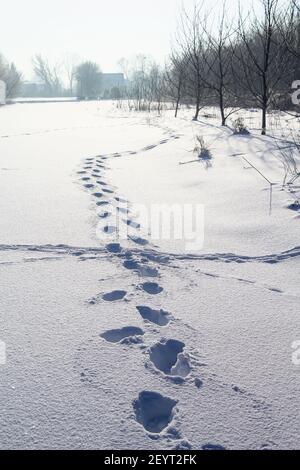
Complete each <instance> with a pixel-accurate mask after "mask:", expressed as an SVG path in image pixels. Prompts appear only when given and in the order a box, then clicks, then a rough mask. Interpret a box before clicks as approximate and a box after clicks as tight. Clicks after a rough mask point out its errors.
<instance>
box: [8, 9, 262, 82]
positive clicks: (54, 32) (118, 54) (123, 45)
mask: <svg viewBox="0 0 300 470" xmlns="http://www.w3.org/2000/svg"><path fill="white" fill-rule="evenodd" d="M204 1H205V2H206V6H205V8H206V9H207V10H210V9H211V8H212V6H211V5H212V2H211V1H208V0H204ZM253 2H254V4H255V3H258V2H259V0H243V1H242V5H243V8H244V9H246V8H247V7H250V6H251V5H252V3H253ZM182 3H184V4H185V6H186V8H187V9H189V8H190V7H192V6H193V4H194V0H42V1H41V0H9V1H5V0H0V15H1V27H0V53H2V54H3V55H4V56H5V57H6V58H7V59H8V60H9V61H13V62H15V64H16V65H17V67H18V68H19V69H20V70H21V71H22V72H23V75H24V77H25V78H26V79H32V78H33V72H32V57H33V56H34V55H35V54H37V53H40V54H42V55H43V56H45V57H47V58H48V59H49V61H50V63H52V64H54V63H57V62H62V61H63V60H64V57H66V56H67V57H69V58H70V57H73V56H74V57H76V58H77V60H78V59H79V58H80V59H82V60H92V61H95V62H97V63H99V65H100V67H101V69H102V71H103V72H117V71H120V70H119V68H118V65H117V64H118V61H119V59H120V58H122V57H131V56H133V55H135V54H139V53H143V54H146V55H150V56H152V57H153V58H154V59H156V60H157V61H158V62H160V63H164V60H165V58H166V56H167V55H168V53H169V51H170V44H171V39H172V35H173V34H174V33H175V31H176V26H177V21H178V17H179V14H180V11H181V6H182ZM222 3H223V0H215V1H214V2H213V5H214V8H215V11H216V14H217V12H218V10H219V11H220V10H221V7H222ZM238 3H239V2H238V0H227V9H228V14H229V15H234V12H236V11H237V8H238Z"/></svg>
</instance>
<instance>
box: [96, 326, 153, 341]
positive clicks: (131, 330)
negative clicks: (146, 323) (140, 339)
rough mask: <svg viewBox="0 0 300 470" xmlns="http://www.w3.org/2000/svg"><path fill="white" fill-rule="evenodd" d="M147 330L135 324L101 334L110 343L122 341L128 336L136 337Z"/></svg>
mask: <svg viewBox="0 0 300 470" xmlns="http://www.w3.org/2000/svg"><path fill="white" fill-rule="evenodd" d="M144 334H145V332H144V331H143V330H141V328H137V327H135V326H126V327H125V328H120V329H119V330H109V331H106V332H105V333H103V334H101V335H100V336H101V338H104V339H105V340H106V341H108V342H109V343H120V342H121V341H123V340H124V339H126V338H131V337H132V338H134V337H136V336H143V335H144Z"/></svg>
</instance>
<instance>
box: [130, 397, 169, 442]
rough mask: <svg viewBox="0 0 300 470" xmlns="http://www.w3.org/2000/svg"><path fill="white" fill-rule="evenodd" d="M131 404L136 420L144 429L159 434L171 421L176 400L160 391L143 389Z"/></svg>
mask: <svg viewBox="0 0 300 470" xmlns="http://www.w3.org/2000/svg"><path fill="white" fill-rule="evenodd" d="M132 405H133V409H134V412H135V416H136V420H137V422H138V423H140V424H141V425H142V426H143V427H144V429H146V431H149V432H151V433H154V434H159V433H160V432H161V431H162V430H163V429H165V428H166V427H167V426H168V425H169V424H170V423H171V421H172V419H173V417H174V407H175V406H176V405H177V401H175V400H172V399H171V398H168V397H164V396H162V395H161V394H160V393H156V392H148V391H143V392H141V393H140V394H139V397H138V399H136V400H134V401H133V404H132Z"/></svg>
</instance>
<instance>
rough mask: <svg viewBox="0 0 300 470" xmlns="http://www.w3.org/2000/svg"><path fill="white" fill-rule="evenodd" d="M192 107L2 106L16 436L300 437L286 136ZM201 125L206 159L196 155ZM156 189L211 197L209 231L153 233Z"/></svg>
mask: <svg viewBox="0 0 300 470" xmlns="http://www.w3.org/2000/svg"><path fill="white" fill-rule="evenodd" d="M251 114H253V116H254V117H255V118H256V113H255V112H253V113H248V115H247V116H245V117H246V118H247V119H249V120H250V119H252V120H253V121H254V117H253V118H252V116H251ZM191 117H192V111H190V110H183V111H181V113H180V115H179V118H178V119H177V120H176V119H175V118H173V112H172V111H165V112H164V113H163V115H162V116H161V117H158V116H156V114H155V113H153V114H152V115H151V116H150V117H149V115H148V114H147V113H145V114H144V113H134V112H128V111H126V109H123V110H120V109H117V107H116V105H115V104H114V103H111V102H87V103H79V102H76V103H43V104H42V103H39V104H33V103H30V104H15V105H11V106H7V107H5V108H1V109H0V188H1V199H0V307H1V308H0V312H1V315H0V340H1V341H4V342H5V343H6V353H7V362H6V364H5V365H0V375H1V381H0V396H1V401H0V415H1V424H0V446H1V448H3V449H24V448H25V449H54V448H59V449H92V448H100V449H188V448H192V449H205V448H208V447H212V448H214V447H215V448H219V447H220V446H221V447H224V448H226V449H237V448H240V449H278V448H287V449H291V448H300V444H299V435H300V424H299V411H300V406H299V394H300V380H299V379H300V375H299V373H300V369H299V366H298V367H297V366H296V365H295V364H293V362H292V353H293V349H292V343H293V342H295V341H298V340H300V321H299V254H300V247H299V223H300V221H299V213H298V212H297V211H292V210H290V209H288V206H289V205H290V204H291V202H292V201H293V200H292V195H291V194H289V193H287V192H285V191H283V190H282V188H281V182H282V179H283V170H282V167H281V164H280V161H279V159H278V150H277V144H276V142H275V140H274V138H273V137H261V136H260V135H259V134H258V132H256V131H253V132H251V134H250V135H249V136H237V135H233V133H232V131H231V130H230V129H229V128H221V127H220V126H219V125H218V120H217V119H215V118H214V117H213V115H212V116H209V117H204V116H203V115H202V116H201V117H200V120H199V122H198V123H192V121H191ZM254 127H255V123H254ZM197 134H202V135H203V136H204V138H205V140H206V142H208V143H209V144H210V149H211V153H212V156H213V159H212V161H211V165H210V166H209V167H208V168H206V166H205V165H204V164H203V162H198V161H197V162H193V163H187V164H185V165H182V164H181V163H186V162H189V161H190V160H193V159H195V156H194V155H193V153H192V152H191V150H192V149H193V148H194V139H195V135H197ZM242 153H245V155H246V157H247V159H249V161H250V162H251V163H252V164H253V165H255V166H256V167H257V168H258V169H259V170H260V171H261V172H262V173H263V174H264V175H265V176H266V177H267V178H268V179H269V180H270V181H271V182H272V183H274V186H273V194H272V205H271V210H270V190H269V185H268V183H267V181H265V180H264V179H263V178H262V177H261V176H260V175H259V174H258V173H257V172H256V171H255V170H254V169H253V168H251V167H250V166H249V165H248V164H247V163H246V162H245V161H244V160H243V159H242V156H241V155H240V154H242ZM125 201H128V203H126V202H125ZM103 202H104V203H105V202H106V203H107V204H105V205H104V204H103ZM153 203H157V204H176V203H177V204H181V205H182V204H192V205H195V204H202V205H203V206H204V211H205V224H204V235H205V239H204V245H203V246H202V247H201V246H200V247H199V248H198V249H197V250H193V251H188V250H187V249H186V247H185V245H184V244H183V243H182V241H180V240H175V241H174V240H152V239H151V237H149V238H147V233H146V232H144V231H143V219H142V218H139V214H138V213H137V208H138V207H140V204H143V205H145V206H146V207H149V208H150V207H151V205H152V204H153ZM116 208H119V209H121V210H122V211H120V214H121V216H120V219H119V221H120V223H121V224H125V225H128V226H129V230H130V234H131V239H129V240H126V241H123V240H121V241H120V246H119V245H118V240H116V239H115V234H114V230H115V224H116V218H115V211H116ZM126 211H129V212H128V213H127V212H126ZM140 225H141V226H140ZM148 235H149V234H148Z"/></svg>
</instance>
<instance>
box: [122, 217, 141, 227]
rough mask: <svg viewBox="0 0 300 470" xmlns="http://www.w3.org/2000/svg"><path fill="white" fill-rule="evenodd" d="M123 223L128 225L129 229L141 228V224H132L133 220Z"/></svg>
mask: <svg viewBox="0 0 300 470" xmlns="http://www.w3.org/2000/svg"><path fill="white" fill-rule="evenodd" d="M123 222H124V223H125V224H126V225H128V226H129V227H132V228H135V229H139V228H141V224H138V223H136V222H134V221H133V220H130V219H128V220H123Z"/></svg>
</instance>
